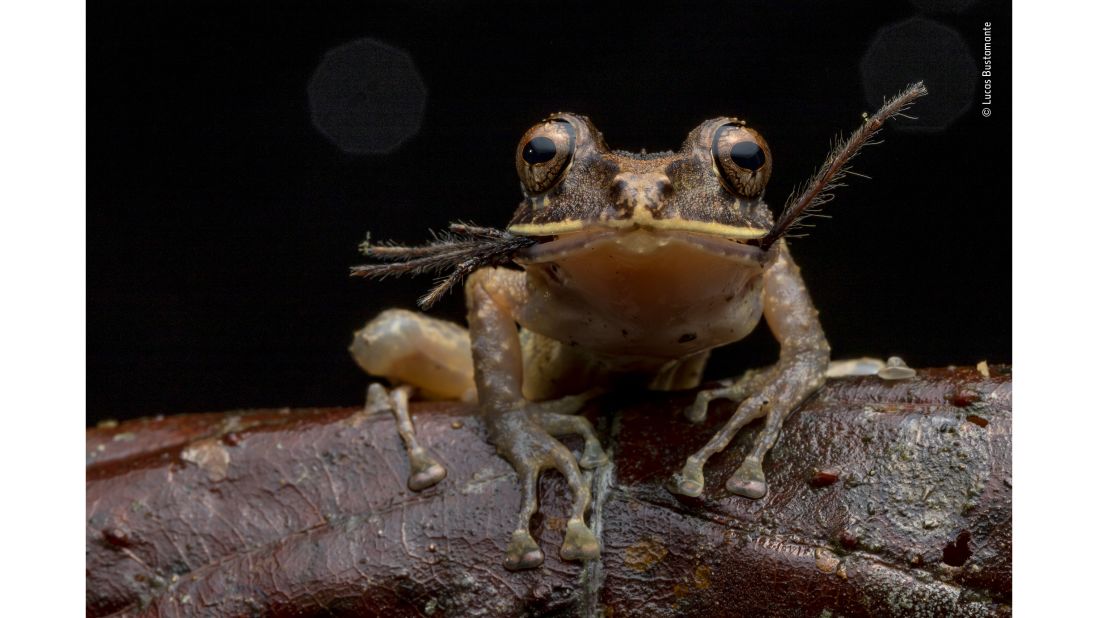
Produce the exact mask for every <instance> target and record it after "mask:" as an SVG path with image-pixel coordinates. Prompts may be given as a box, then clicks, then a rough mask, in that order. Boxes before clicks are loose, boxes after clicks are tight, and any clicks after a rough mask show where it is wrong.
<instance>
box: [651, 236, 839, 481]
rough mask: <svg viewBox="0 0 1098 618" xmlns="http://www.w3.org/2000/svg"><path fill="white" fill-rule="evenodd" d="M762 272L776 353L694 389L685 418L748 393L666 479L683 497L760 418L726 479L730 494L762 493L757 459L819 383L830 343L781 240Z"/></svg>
mask: <svg viewBox="0 0 1098 618" xmlns="http://www.w3.org/2000/svg"><path fill="white" fill-rule="evenodd" d="M776 250H777V251H779V254H778V256H777V258H776V259H775V261H774V262H773V263H772V264H771V265H770V266H769V267H768V268H767V270H766V272H765V273H764V275H763V292H762V295H763V296H762V303H763V315H764V316H765V317H766V322H767V324H768V325H769V326H770V330H771V331H772V332H773V333H774V336H775V337H776V338H777V339H778V342H779V343H780V344H781V355H780V358H779V360H778V363H777V364H776V365H774V366H773V367H770V368H768V369H766V370H762V371H759V372H756V373H749V374H748V375H747V376H745V379H744V381H742V382H741V383H738V384H735V385H732V386H728V387H724V388H720V389H714V390H711V391H702V392H700V393H698V396H697V399H696V400H695V403H694V406H693V407H692V408H691V410H690V412H689V413H688V417H689V418H690V419H691V420H694V421H700V420H702V419H703V418H704V416H705V409H706V407H707V406H708V404H709V402H710V401H711V400H713V399H717V398H736V397H737V395H740V394H741V393H743V391H744V390H745V389H744V388H743V387H744V386H748V387H750V388H751V390H752V391H753V392H752V394H750V395H749V396H747V398H746V399H744V400H743V402H742V403H740V405H739V407H738V408H737V409H736V412H735V414H733V415H732V418H731V419H730V420H729V421H728V423H726V424H725V426H724V427H722V428H721V429H720V430H719V431H718V432H717V433H716V434H715V435H714V436H713V437H712V438H711V439H710V440H709V442H708V443H707V444H706V445H705V446H704V447H702V449H701V450H699V451H698V452H696V453H694V454H693V455H691V456H690V457H689V458H688V459H687V460H686V464H685V465H684V466H683V469H682V472H681V473H680V474H678V475H676V476H675V477H674V478H673V479H672V482H671V490H672V491H674V492H675V493H678V494H682V495H685V496H692V497H696V496H700V495H701V493H702V490H703V488H704V485H705V478H704V476H703V467H704V466H705V462H706V461H708V460H709V458H710V457H712V456H713V455H714V454H716V453H719V452H721V451H723V450H724V449H725V447H727V446H728V444H729V442H731V441H732V438H733V437H735V435H736V433H737V432H738V431H739V430H740V429H741V428H742V427H743V426H744V425H746V424H747V423H749V422H751V421H752V420H754V419H756V418H759V417H765V418H766V424H765V425H764V426H763V429H762V431H761V432H760V433H759V435H758V437H757V438H756V439H755V444H754V446H753V447H752V449H751V452H750V453H748V455H747V458H746V459H744V461H743V463H742V464H740V467H739V468H737V469H736V471H735V472H734V473H733V475H732V478H731V479H729V480H728V483H727V487H728V489H729V490H730V491H732V492H733V493H736V494H739V495H741V496H746V497H748V498H761V497H762V496H764V495H766V478H765V476H764V475H763V469H762V461H763V457H765V456H766V453H767V452H768V451H769V450H770V448H771V447H772V446H774V442H775V441H776V440H777V439H778V433H779V432H780V431H781V427H782V422H783V421H785V418H786V417H787V416H788V415H789V413H790V412H792V411H793V409H794V408H796V407H797V406H798V405H799V404H800V403H801V402H802V401H804V400H805V398H807V397H808V396H809V395H811V394H812V393H813V392H815V390H816V389H818V388H819V387H820V386H822V385H823V383H824V373H825V372H826V371H827V363H828V357H829V354H830V351H831V350H830V347H829V346H828V345H827V339H826V338H825V337H824V333H823V329H822V328H821V327H820V321H819V318H818V312H817V311H816V309H815V307H813V306H812V300H811V299H810V298H809V296H808V290H807V289H805V285H804V281H803V280H802V279H801V275H800V270H799V269H798V268H797V266H796V264H794V263H793V258H792V257H791V256H790V255H789V251H788V249H787V248H786V247H785V244H784V243H782V244H781V246H779V247H776Z"/></svg>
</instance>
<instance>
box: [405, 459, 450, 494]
mask: <svg viewBox="0 0 1098 618" xmlns="http://www.w3.org/2000/svg"><path fill="white" fill-rule="evenodd" d="M444 478H446V468H444V467H443V466H442V464H440V463H438V462H436V461H434V460H431V461H430V463H428V464H427V465H426V466H425V467H423V468H421V469H418V470H414V471H413V472H412V475H411V476H409V477H408V489H411V490H412V491H423V490H424V489H427V488H428V487H431V486H432V485H436V484H438V482H439V481H441V480H442V479H444Z"/></svg>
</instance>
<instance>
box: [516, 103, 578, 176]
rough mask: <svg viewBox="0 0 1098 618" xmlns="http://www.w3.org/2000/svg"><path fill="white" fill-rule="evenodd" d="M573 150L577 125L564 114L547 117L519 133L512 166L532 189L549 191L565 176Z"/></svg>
mask: <svg viewBox="0 0 1098 618" xmlns="http://www.w3.org/2000/svg"><path fill="white" fill-rule="evenodd" d="M575 150H576V129H575V127H573V126H572V125H571V123H569V122H568V121H567V120H564V119H563V118H553V119H552V120H547V121H545V122H543V123H541V124H539V125H537V126H535V127H533V128H532V129H530V130H529V131H527V132H526V135H523V136H522V140H521V141H520V142H519V146H518V151H517V152H516V153H515V168H516V169H517V170H518V175H519V178H520V179H521V180H522V185H523V186H524V187H526V190H527V191H529V192H531V193H542V192H544V191H548V190H549V189H551V188H552V187H553V185H555V184H557V183H558V182H560V179H561V178H564V174H565V173H566V172H567V171H568V166H569V165H571V164H572V155H573V154H574V152H575Z"/></svg>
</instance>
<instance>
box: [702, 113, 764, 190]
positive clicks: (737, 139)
mask: <svg viewBox="0 0 1098 618" xmlns="http://www.w3.org/2000/svg"><path fill="white" fill-rule="evenodd" d="M713 162H714V164H715V165H716V168H717V171H718V172H719V173H720V177H721V184H723V185H724V188H725V189H727V190H728V191H730V192H732V193H735V194H737V195H742V196H743V197H757V196H758V195H761V194H762V192H763V189H765V188H766V182H767V181H768V180H770V147H769V146H767V145H766V140H764V139H763V138H762V136H761V135H759V134H758V132H756V131H755V130H754V129H749V128H747V127H745V126H743V125H742V124H740V123H735V122H734V123H729V124H726V125H724V126H721V127H719V128H718V129H717V130H716V132H714V133H713Z"/></svg>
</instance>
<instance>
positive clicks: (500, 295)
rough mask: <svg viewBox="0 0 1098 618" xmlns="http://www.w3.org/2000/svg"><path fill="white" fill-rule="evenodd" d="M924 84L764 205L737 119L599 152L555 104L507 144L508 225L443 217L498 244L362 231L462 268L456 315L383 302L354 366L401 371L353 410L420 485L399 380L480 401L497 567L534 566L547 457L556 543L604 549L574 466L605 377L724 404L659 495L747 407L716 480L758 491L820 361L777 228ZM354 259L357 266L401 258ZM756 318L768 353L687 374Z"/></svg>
mask: <svg viewBox="0 0 1098 618" xmlns="http://www.w3.org/2000/svg"><path fill="white" fill-rule="evenodd" d="M925 92H926V91H925V87H923V86H922V84H921V83H920V84H915V85H913V86H911V87H909V88H908V89H907V90H905V91H904V92H902V93H901V94H900V95H897V96H896V97H894V98H893V99H891V100H889V101H886V102H885V105H884V106H883V107H882V108H881V110H879V111H878V112H877V113H876V114H874V115H873V116H872V117H869V116H868V115H866V116H865V117H864V120H863V124H862V126H861V127H859V128H858V130H856V131H855V132H854V133H853V134H852V135H851V136H850V137H849V138H848V139H847V140H845V141H841V142H839V143H838V144H837V146H836V148H835V150H833V151H832V153H831V154H830V155H829V156H828V157H827V159H826V160H825V162H824V164H823V165H822V166H821V167H820V169H819V171H818V172H817V173H816V175H815V176H814V177H813V178H812V179H810V181H809V182H808V183H807V184H806V185H805V187H804V189H803V190H802V192H801V195H799V196H796V197H794V196H791V199H790V201H789V202H787V205H786V207H785V209H784V210H783V211H782V212H781V214H780V216H778V217H775V216H774V214H773V213H772V211H771V210H770V208H769V206H768V205H767V202H766V199H765V192H766V186H767V183H768V181H769V179H770V176H771V172H772V169H773V158H772V154H771V149H770V146H769V144H768V143H767V141H766V140H765V139H764V137H763V135H762V134H761V133H760V132H759V131H757V130H756V129H755V128H753V127H751V126H749V125H748V123H747V122H746V121H744V120H742V119H740V118H737V117H731V116H722V117H718V118H714V119H710V120H707V121H705V122H703V123H702V124H700V125H698V126H697V127H696V128H694V129H693V130H692V131H691V132H690V133H689V134H688V135H687V137H686V139H685V141H684V142H683V144H682V146H681V147H680V148H679V149H678V150H677V151H666V152H653V153H648V152H644V151H642V152H639V153H633V152H626V151H622V150H612V149H610V148H609V147H608V146H607V144H606V142H605V140H604V138H603V135H602V134H601V133H600V132H599V130H598V129H597V128H596V126H595V125H594V123H593V122H592V121H591V120H590V119H589V118H587V117H585V116H582V115H579V114H574V113H568V112H561V113H556V114H552V115H550V116H548V117H547V118H545V119H543V120H541V121H540V122H538V123H537V124H535V125H534V126H532V127H531V128H529V130H527V131H526V133H525V134H524V135H523V136H522V138H521V139H520V140H519V142H518V145H517V148H516V151H515V168H516V172H517V175H518V177H519V181H520V189H521V192H522V200H521V202H520V203H519V205H518V209H517V210H516V211H515V213H514V215H513V216H512V218H511V220H510V222H509V223H508V224H507V226H506V228H505V230H503V231H502V232H501V231H498V230H497V231H485V230H483V229H480V228H476V229H471V228H468V227H464V226H461V225H458V226H455V227H454V228H453V229H454V230H455V231H458V232H461V233H464V234H465V235H466V237H467V238H473V239H474V240H469V241H468V242H469V243H473V244H474V245H475V239H476V238H491V239H493V240H492V242H499V243H505V247H506V248H505V249H503V250H501V251H502V254H500V255H495V256H494V257H492V258H491V259H476V255H477V252H476V251H475V250H472V253H469V252H466V253H462V251H465V249H463V248H462V247H465V248H468V247H467V246H466V245H462V244H461V243H460V242H458V241H456V240H454V239H452V238H443V239H441V241H440V242H437V243H435V245H433V246H434V247H435V249H431V247H430V246H428V247H425V248H424V247H421V248H414V247H401V246H387V245H375V244H373V243H369V241H368V244H367V246H366V247H365V251H366V253H367V255H372V256H374V257H377V258H379V259H381V260H386V259H390V260H391V259H396V260H398V261H401V260H402V261H404V263H405V265H407V268H406V269H404V270H410V271H416V270H417V269H421V268H420V267H421V265H422V264H424V260H425V259H428V258H426V257H424V256H427V255H430V254H431V252H432V251H434V254H435V255H438V256H443V257H445V256H444V253H445V251H447V250H449V251H451V253H454V254H455V255H456V254H460V255H463V256H466V257H467V259H462V260H460V264H458V265H457V266H456V270H455V273H456V274H455V277H452V279H454V278H463V279H464V296H465V304H466V308H467V311H468V316H467V317H468V327H467V328H465V327H462V326H460V325H458V324H456V323H452V322H447V321H444V320H441V319H438V318H434V317H430V316H428V315H426V314H423V313H419V312H414V311H410V310H406V309H388V310H385V311H383V312H381V313H380V314H379V315H378V316H376V317H375V318H374V319H372V320H371V321H370V322H368V323H367V324H366V325H365V326H364V327H363V328H362V329H361V330H359V331H357V332H356V333H355V336H354V339H353V342H352V344H351V354H352V356H353V357H354V359H355V361H356V362H357V363H358V364H359V365H360V366H361V367H362V368H363V369H364V370H365V371H366V372H367V373H369V374H371V375H373V376H379V377H383V378H385V379H387V380H388V381H389V382H390V383H391V384H394V385H396V386H395V387H394V388H392V389H387V388H385V387H383V386H381V385H380V384H373V385H371V387H370V391H369V394H368V397H367V407H368V408H370V409H372V410H375V411H377V410H389V411H391V412H393V413H394V414H396V416H397V418H398V425H399V430H400V434H401V437H402V438H403V439H404V442H405V446H406V448H407V449H408V454H409V458H410V460H411V462H412V465H411V470H412V472H411V474H410V477H409V481H408V485H409V487H410V488H411V489H413V490H417V491H418V490H423V489H425V488H426V487H430V486H432V485H434V484H436V483H438V482H440V481H441V480H442V479H443V478H445V474H446V471H445V468H444V467H443V466H441V464H439V463H438V462H437V461H436V460H435V459H434V458H433V457H431V456H430V454H429V453H427V452H426V450H425V449H424V448H423V447H422V446H420V445H419V444H418V443H417V442H416V439H415V435H414V427H413V424H412V421H411V418H410V416H409V413H408V403H407V402H408V397H409V394H410V393H411V392H412V391H413V389H415V390H416V391H417V392H420V393H422V394H424V395H426V396H429V397H434V398H448V399H458V400H464V401H467V402H471V403H473V402H475V404H476V405H477V406H478V408H479V411H480V414H481V416H482V418H483V421H484V425H485V427H486V429H487V439H488V441H489V442H490V443H491V444H492V445H494V447H495V449H496V452H497V453H498V454H499V455H500V456H501V457H502V458H503V459H505V460H506V461H507V462H508V463H509V464H510V465H511V467H512V468H513V469H514V471H515V473H516V475H517V479H518V485H519V492H520V496H521V500H520V508H519V513H518V514H517V518H516V525H515V528H514V529H513V530H512V531H511V537H510V540H509V542H508V543H507V546H506V549H505V552H504V561H503V566H504V567H505V568H506V569H508V570H512V571H518V570H523V569H532V568H536V567H538V566H540V565H541V564H542V563H543V562H544V559H545V556H544V553H543V551H542V550H541V548H540V546H539V544H538V542H537V541H536V540H535V539H534V537H533V535H532V534H531V532H530V520H531V517H532V516H533V515H534V513H535V512H536V511H537V509H538V479H539V477H540V475H541V474H542V473H543V472H545V471H547V470H556V471H557V472H559V473H560V474H561V475H563V477H564V479H565V480H566V481H567V484H568V487H569V490H570V493H571V498H572V504H571V511H570V513H569V516H568V519H567V523H566V526H565V530H564V539H563V542H562V544H561V546H560V557H561V558H562V559H563V560H568V561H591V560H596V559H598V558H599V556H600V551H601V548H600V544H599V541H598V538H597V537H596V535H595V534H594V533H593V532H592V530H591V528H590V527H589V526H588V523H587V520H586V517H587V513H588V510H589V509H590V506H591V500H592V496H591V488H590V483H589V480H588V479H589V476H590V475H585V474H584V470H592V469H598V468H599V467H600V466H603V465H606V464H607V461H608V458H607V454H606V452H605V450H604V449H603V447H602V445H601V443H600V441H599V439H598V436H597V434H596V432H595V429H594V426H593V425H592V423H591V422H590V421H589V420H588V419H587V418H586V417H585V416H583V415H580V414H577V413H578V412H579V411H580V410H581V409H583V408H584V406H585V405H586V403H587V402H588V401H589V400H590V399H591V398H592V397H595V396H598V395H599V394H601V393H602V392H605V391H606V390H607V389H614V388H621V387H622V385H627V386H626V387H627V388H635V387H637V385H642V386H643V387H644V388H647V389H650V390H654V391H687V390H696V393H695V394H694V396H693V400H692V403H691V404H690V405H689V406H688V407H687V408H686V409H685V411H684V414H685V417H686V418H687V419H688V420H689V421H691V422H694V423H700V422H702V421H704V420H705V418H706V416H707V413H708V409H709V406H710V404H711V403H712V402H713V401H715V400H719V399H728V400H732V401H734V402H737V403H736V408H735V411H734V412H733V414H732V415H731V417H730V418H729V419H728V420H727V421H726V422H725V423H724V424H723V426H721V427H720V429H718V430H717V431H716V433H714V434H713V435H712V437H711V438H710V439H709V441H708V442H707V443H706V444H705V445H704V446H703V447H702V448H701V449H700V450H698V451H697V452H694V453H692V454H690V455H688V456H687V457H686V458H685V461H684V463H683V465H682V467H681V469H680V470H678V471H677V472H676V473H674V474H672V475H671V476H670V478H669V479H668V483H667V488H668V490H669V491H671V492H672V493H674V494H677V495H679V496H681V497H683V498H687V499H689V498H698V497H700V496H702V495H703V493H704V492H705V487H706V485H705V475H704V468H705V465H706V463H707V461H708V460H709V459H710V458H711V457H712V456H713V455H715V454H716V453H719V452H721V451H723V450H724V449H725V448H726V447H727V446H728V445H729V444H730V443H731V441H732V440H733V439H734V438H735V437H736V436H737V435H738V434H739V433H740V430H741V429H743V428H744V426H746V425H747V424H748V423H751V422H753V421H756V420H759V419H761V421H762V426H761V428H760V430H759V431H758V432H757V433H756V434H755V436H754V438H753V442H752V444H751V447H750V449H749V451H748V452H747V455H746V456H745V458H744V459H743V460H742V461H741V462H739V464H738V466H737V468H736V470H735V471H734V473H733V474H732V475H731V477H730V478H729V480H728V481H727V483H726V488H727V490H728V491H729V492H731V494H733V495H734V496H739V497H742V498H746V499H758V498H761V497H763V496H765V495H766V494H767V491H768V486H767V480H766V475H765V473H764V468H763V462H764V458H765V457H766V455H767V453H768V452H769V451H770V450H771V449H772V448H773V447H774V445H775V443H776V441H777V440H778V438H779V435H780V431H781V427H782V424H783V422H784V421H785V420H786V419H787V418H788V417H789V415H790V414H791V413H792V412H794V411H795V410H796V409H797V407H798V406H799V405H800V404H801V403H802V402H804V401H805V400H806V399H808V398H809V397H810V396H811V395H812V394H813V393H814V392H815V391H816V390H817V389H819V388H820V387H821V386H822V385H823V384H824V381H825V374H826V372H827V369H828V364H829V361H830V346H829V344H828V341H827V338H826V336H825V334H824V330H823V328H822V326H821V323H820V319H819V312H818V311H817V309H816V308H815V306H814V305H813V302H812V299H811V297H810V295H809V292H808V289H807V286H806V284H805V281H804V278H803V277H802V276H801V273H800V270H799V268H798V266H797V264H796V262H795V261H794V259H793V256H792V254H791V252H790V248H789V243H788V242H787V238H786V236H787V234H788V231H789V230H790V229H794V228H795V227H796V225H797V224H798V223H799V222H800V221H801V220H802V219H803V217H804V216H806V215H807V214H811V213H812V212H814V211H815V210H817V209H818V208H819V207H820V206H821V205H822V204H823V203H825V202H826V201H828V199H829V196H830V193H829V191H831V190H832V189H833V188H834V186H835V185H837V184H838V182H837V181H838V180H839V179H840V178H841V177H842V175H843V174H845V173H846V171H848V168H847V163H848V161H849V159H850V158H851V157H853V155H854V154H855V153H856V152H857V151H858V149H859V148H860V147H861V146H862V145H864V144H865V143H867V142H869V140H870V138H871V137H872V136H873V135H874V134H875V133H876V132H877V131H878V130H879V129H880V128H881V126H882V125H883V123H884V121H885V120H886V119H887V118H890V117H892V116H894V115H896V114H899V113H901V112H902V111H903V110H904V109H906V108H907V106H909V105H910V104H911V102H913V101H914V99H915V98H917V97H918V96H922V95H923V94H925ZM484 242H488V241H487V240H485V241H484ZM470 246H472V245H470ZM445 255H446V256H448V255H450V254H445ZM469 255H472V256H473V257H468V256H469ZM443 257H440V258H439V259H443ZM447 259H449V258H447ZM443 261H445V260H443ZM451 261H455V262H457V261H458V260H456V259H454V260H451ZM360 269H361V270H360V271H356V273H355V274H365V275H367V276H380V275H385V274H392V273H394V272H395V273H397V274H400V272H403V271H401V270H394V269H386V268H385V267H384V266H377V265H367V266H363V267H360ZM459 275H460V277H458V276H459ZM762 322H765V323H766V325H767V327H768V328H769V330H770V331H771V333H772V334H773V336H774V338H775V339H776V340H777V342H778V344H779V346H780V352H779V355H778V360H777V362H776V363H774V364H772V365H770V366H768V367H764V368H761V369H756V370H751V371H748V372H747V373H745V374H744V375H742V376H740V377H739V378H736V379H728V380H721V381H719V382H716V383H711V384H708V385H706V386H705V387H702V378H703V371H704V368H705V364H706V361H707V360H708V358H709V356H710V354H711V352H712V351H713V350H715V349H718V348H720V347H722V346H726V345H729V344H733V343H735V342H737V341H739V340H742V339H743V338H744V337H746V336H747V335H748V334H750V333H751V332H753V331H754V330H755V329H756V328H757V327H758V326H759V324H761V323H762ZM566 435H578V436H579V437H580V438H582V440H583V448H582V452H580V453H579V454H578V457H577V454H575V453H573V452H572V451H571V450H570V449H569V448H567V447H566V446H565V445H564V443H563V442H561V440H560V439H561V437H562V436H566Z"/></svg>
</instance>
